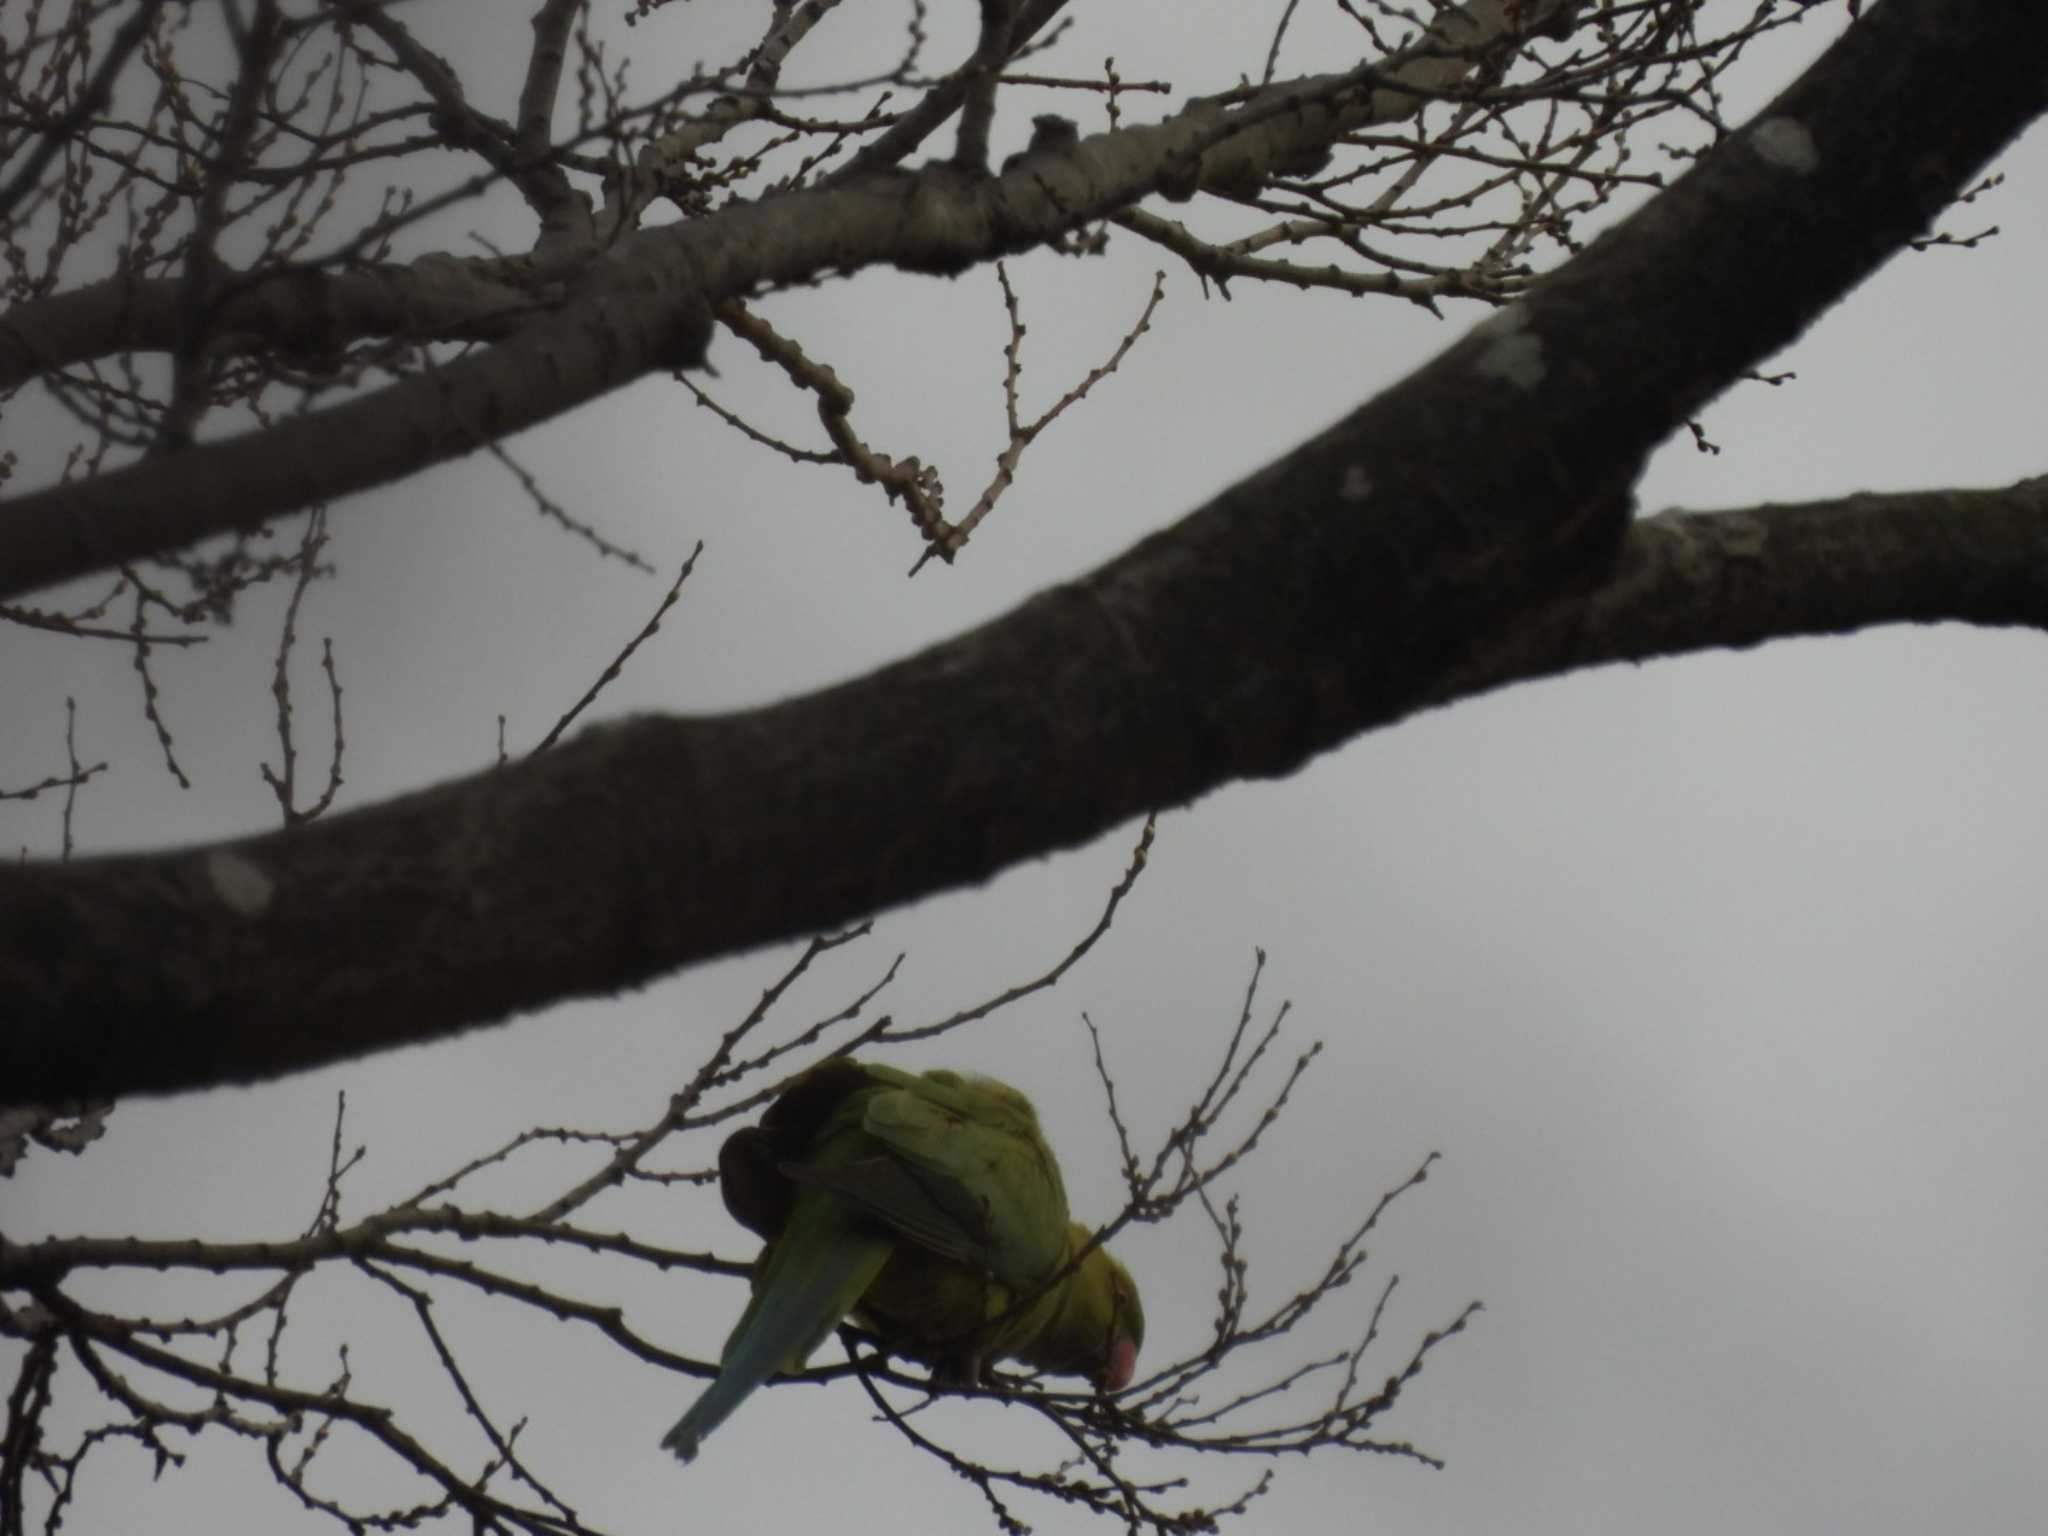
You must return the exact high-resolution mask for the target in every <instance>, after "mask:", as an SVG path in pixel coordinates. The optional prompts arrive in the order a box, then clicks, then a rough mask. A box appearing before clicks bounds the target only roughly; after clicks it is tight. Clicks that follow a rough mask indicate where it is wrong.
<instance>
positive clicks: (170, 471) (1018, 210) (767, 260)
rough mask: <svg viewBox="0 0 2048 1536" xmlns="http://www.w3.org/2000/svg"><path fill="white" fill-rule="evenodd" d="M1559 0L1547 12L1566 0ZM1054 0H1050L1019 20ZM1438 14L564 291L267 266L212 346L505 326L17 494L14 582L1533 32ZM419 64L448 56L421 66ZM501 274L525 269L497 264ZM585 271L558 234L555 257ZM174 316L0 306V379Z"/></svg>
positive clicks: (293, 485) (1397, 94)
mask: <svg viewBox="0 0 2048 1536" xmlns="http://www.w3.org/2000/svg"><path fill="white" fill-rule="evenodd" d="M1542 3H1543V6H1544V14H1548V13H1549V12H1550V11H1554V10H1556V9H1557V8H1558V6H1559V5H1561V4H1562V3H1563V0H1542ZM1056 9H1057V6H1056V5H1052V4H1050V3H1049V0H1039V3H1038V4H1037V5H1036V6H1035V7H1034V8H1032V9H1031V10H1030V11H1029V12H1027V14H1026V15H1025V16H1024V17H1022V18H1020V20H1019V21H1018V23H1017V25H1016V28H1015V31H1014V39H1015V40H1018V41H1021V40H1022V39H1023V38H1025V37H1027V36H1028V35H1029V34H1030V30H1031V25H1032V19H1033V18H1034V17H1038V18H1040V19H1043V18H1045V17H1049V16H1050V15H1051V13H1052V11H1054V10H1056ZM1445 15H1446V18H1449V19H1448V20H1446V21H1443V22H1440V26H1444V27H1447V28H1449V29H1450V30H1452V31H1455V32H1456V33H1457V34H1458V37H1459V39H1460V42H1459V44H1458V46H1457V48H1456V49H1455V50H1454V51H1451V52H1446V49H1449V48H1451V47H1452V45H1451V44H1450V43H1449V42H1447V41H1442V40H1437V41H1432V42H1431V43H1430V44H1428V45H1426V46H1422V47H1418V48H1417V49H1413V50H1410V51H1408V52H1407V53H1405V54H1403V55H1402V56H1400V57H1399V58H1397V59H1393V60H1388V61H1384V62H1383V63H1382V64H1380V65H1378V66H1376V67H1374V68H1371V69H1365V70H1360V71H1356V72H1354V73H1352V74H1346V75H1332V76H1325V77H1319V78H1316V79H1312V80H1305V81H1297V82H1293V83H1292V84H1290V85H1288V86H1286V87H1276V88H1273V89H1271V90H1269V91H1265V92H1261V93H1259V94H1258V95H1257V96H1255V97H1254V98H1253V99H1251V100H1249V101H1246V102H1244V103H1241V104H1237V105H1226V104H1224V103H1222V102H1220V101H1207V102H1199V103H1195V104H1193V105H1192V106H1191V107H1190V108H1189V109H1188V110H1187V111H1185V112H1182V113H1180V114H1178V115H1177V116H1175V117H1174V118H1172V119H1170V120H1168V121H1167V122H1164V123H1159V124H1155V125H1151V126H1145V127H1136V128H1129V129H1124V130H1122V131H1120V132H1116V133H1110V134H1102V135H1098V136H1097V137H1095V138H1091V139H1087V140H1084V141H1082V142H1080V143H1078V144H1076V145H1074V146H1073V147H1072V148H1070V149H1068V150H1066V151H1064V152H1062V153H1060V154H1058V155H1045V156H1034V157H1033V158H1032V161H1031V163H1030V165H1029V166H1026V167H1020V168H1019V169H1017V170H1016V171H1014V172H1013V173H1011V174H1009V175H1007V176H1003V177H1001V178H998V179H989V178H986V177H982V176H979V175H976V174H969V173H964V172H961V171H960V170H958V169H957V168H955V167H953V166H951V165H948V164H944V163H940V164H934V165H931V166H927V167H926V168H925V169H924V170H923V171H922V172H921V173H919V174H916V175H911V174H908V173H904V172H900V171H897V172H886V173H882V174H877V175H871V176H868V177H867V178H865V179H859V180H854V181H850V182H844V183H843V184H841V183H840V182H839V181H838V180H837V179H835V182H834V183H833V184H831V185H828V186H825V187H821V188H813V189H809V190H805V191H800V192H795V193H790V194H787V195H785V196H780V197H773V198H769V199H766V200H764V201H759V202H752V203H743V204H739V205H736V206H734V207H732V208H730V209H726V210H723V211H721V212H720V213H718V214H717V215H715V216H713V217H709V218H705V219H699V220H692V221H689V222H685V223H682V224H677V225H670V226H666V227H661V228H654V229H648V230H643V231H641V232H639V233H637V234H634V235H630V236H627V237H625V238H623V239H622V240H620V241H619V242H618V243H617V245H616V246H614V247H613V248H612V249H611V250H609V251H608V252H607V253H605V254H604V255H603V256H602V257H601V258H593V259H592V260H591V261H590V262H589V264H588V265H587V266H585V267H583V268H582V269H581V271H580V273H579V274H578V275H577V276H576V278H575V282H574V291H573V292H572V293H569V294H568V295H567V296H566V297H564V296H563V294H562V292H561V291H560V290H559V289H556V290H546V289H543V288H541V287H539V286H538V284H536V287H535V289H534V290H533V291H532V292H530V293H529V292H521V291H519V290H518V289H515V290H514V294H513V295H512V296H510V297H509V300H508V301H505V302H499V303H497V304H494V303H493V302H492V301H493V299H494V298H500V297H501V296H500V295H496V294H493V293H491V292H490V291H488V290H485V289H479V288H472V287H470V286H469V285H468V283H467V281H466V279H465V275H464V270H463V264H460V263H455V262H452V261H446V260H443V261H441V262H438V263H435V262H432V261H431V260H430V261H429V262H422V263H419V264H417V268H416V269H415V270H414V271H411V272H395V271H380V272H376V273H367V274H339V275H335V276H325V275H320V274H304V275H300V274H282V275H279V276H277V277H272V278H264V279H261V280H259V281H258V282H257V283H256V284H255V285H254V286H253V287H252V288H250V289H248V290H247V291H246V292H242V293H237V294H234V295H232V296H230V297H227V298H224V300H223V303H222V305H221V308H220V310H219V312H218V313H216V314H215V315H214V316H213V317H212V325H213V328H214V332H215V338H214V344H216V345H218V346H220V347H221V348H223V349H224V350H227V351H234V350H240V349H244V348H247V347H249V346H252V345H256V344H258V343H259V341H260V338H261V337H263V336H264V335H265V334H271V335H277V334H279V332H280V331H282V333H283V337H284V339H285V340H287V342H288V343H289V344H291V345H293V346H297V347H300V348H302V349H304V350H316V349H325V350H331V349H333V348H334V347H336V346H338V345H339V344H341V343H343V342H345V341H347V340H350V339H354V338H356V337H358V336H360V335H362V334H364V330H363V327H364V326H365V325H366V324H370V325H378V324H388V325H390V326H391V328H392V331H394V332H396V333H397V334H403V335H420V334H422V332H423V326H422V324H421V321H422V318H423V317H422V315H421V313H420V300H421V299H422V298H423V297H424V298H431V299H437V300H439V301H441V303H440V312H441V315H442V318H443V319H444V320H454V321H456V322H457V323H458V324H459V325H460V327H461V333H462V334H469V335H477V334H483V335H491V336H499V335H502V336H503V339H502V340H499V341H498V342H497V344H496V345H495V346H492V347H489V348H486V349H483V350H481V351H478V352H476V353H474V354H472V355H469V356H466V357H463V358H460V359H457V360H455V361H453V362H450V363H447V364H445V365H443V366H441V367H439V368H436V369H434V370H432V371H430V372H428V373H425V374H423V375H421V376H419V377H416V378H412V379H408V380H406V381H404V382H401V383H397V384H393V385H391V386H389V387H387V388H384V389H381V390H378V391H376V392H374V393H372V394H369V395H366V396H363V397H361V398H358V399H355V400H351V401H349V402H347V403H346V404H342V405H338V406H335V407H333V408H331V409H329V410H326V411H322V412H319V413H315V414H309V415H303V416H296V417H293V418H292V419H290V420H289V421H285V422H281V423H279V424H277V425H275V426H272V427H269V428H267V429H264V430H262V431H257V432H250V433H246V434H244V435H242V436H239V437H235V438H231V439H228V440H225V441H222V442H218V443H210V444H205V445H202V446H195V447H191V448H187V449H185V450H184V451H182V452H180V453H176V454H171V455H168V456H163V457H157V458H152V459H150V460H149V461H147V462H145V463H138V464H133V465H130V466H128V467H126V468H123V469H119V470H114V471H111V472H108V473H105V474H100V475H95V476H93V477H91V478H89V479H84V480H79V481H75V482H70V483H66V484H62V485H58V486H55V487H52V488H50V489H48V490H44V491H40V492H36V493H32V494H30V495H26V496H22V497H18V498H16V499H14V500H12V501H8V502H4V503H0V599H4V598H8V597H18V596H21V595H23V594H25V593H28V592H31V591H34V590H36V589H38V588H40V587H45V586H50V585H54V584H55V583H57V582H61V581H65V580H70V579H74V578H77V577H80V576H85V575H89V574H91V573H93V572H95V571H99V570H104V569H109V568H112V567H114V566H118V565H121V564H123V563H128V562H132V561H135V560H139V559H142V558H144V557H146V556H149V555H151V554H154V553H157V552H159V551H162V550H166V549H172V548H177V547H180V546H183V545H186V544H190V543H193V542H195V541H196V540H199V539H202V538H205V537H207V536H209V535H212V534H220V533H232V532H247V531H250V530H253V529H255V528H258V527H260V526H262V525H263V524H264V523H266V522H268V521H269V520H271V519H272V518H275V517H278V516H280V515H283V514H285V513H288V512H292V511H296V510H299V509H301V508H303V507H307V506H311V505H313V504H314V503H316V502H322V501H332V500H335V499H338V498H340V497H343V496H346V495H348V494H350V493H351V492H356V491H362V490H367V489H370V488H372V487H375V486H379V485H383V484H387V483H389V482H391V481H393V480H397V479H400V478H403V477H404V476H406V475H410V474H414V473H417V472H418V471H420V470H422V469H425V468H428V467H430V466H432V465H434V464H437V463H441V462H444V461H446V460H448V459H451V458H457V457H460V456H462V455H464V454H466V453H470V452H473V451H474V450H476V449H477V448H480V447H482V446H484V445H485V444H486V443H487V442H493V441H496V440H498V439H499V438H501V437H504V436H506V435H509V434H511V433H513V432H516V431H519V430H521V429H523V428H525V427H528V426H531V425H533V424H535V423H536V422H540V421H544V420H546V419H548V418H550V417H553V416H557V415H560V414H561V413H563V412H564V411H567V410H570V409H573V408H574V407H576V406H579V405H582V404H585V403H587V402H588V401H590V400H593V399H595V398H597V397H598V396H600V395H602V394H605V393H607V392H608V391H610V390H613V389H617V388H619V387H621V386H623V385H625V384H629V383H631V382H632V381H633V380H635V379H637V378H640V377H642V376H643V375H645V374H647V373H650V372H653V371H655V370H657V369H674V368H678V367H685V366H689V365H692V364H695V363H698V362H701V361H702V358H703V351H704V347H705V345H706V343H707V341H708V338H709V335H710V324H711V322H710V314H711V310H712V309H713V308H715V307H716V306H717V305H718V304H720V303H722V302H724V301H726V300H728V299H732V298H736V297H741V296H743V295H746V294H749V293H753V292H755V291H757V290H758V289H760V288H762V287H763V286H775V285H778V284H784V283H792V282H802V281H808V280H811V279H814V278H816V277H817V276H818V274H820V273H821V272H826V271H850V270H854V269H857V268H860V267H865V266H871V265H876V264H891V265H895V266H898V267H903V268H907V269H909V270H912V271H926V272H943V273H954V272H959V271H963V270H965V269H966V268H968V267H970V266H972V265H974V264H975V263H977V262H981V261H986V260H989V259H991V258H993V257H997V256H1002V255H1006V254H1010V253H1013V252H1016V251H1022V250H1028V249H1031V248H1033V247H1035V246H1039V245H1043V244H1046V243H1048V242H1051V241H1054V240H1056V239H1058V238H1059V237H1060V236H1062V235H1064V234H1066V233H1068V232H1070V231H1072V230H1075V229H1078V228H1081V227H1083V226H1085V225H1087V224H1089V223H1092V222H1093V221H1095V220H1097V219H1099V218H1102V217H1104V216H1106V215H1108V214H1110V213H1113V212H1115V211H1117V210H1118V209H1121V208H1124V207H1128V206H1130V205H1131V204H1134V203H1136V202H1137V201H1138V200H1139V199H1141V198H1143V197H1144V196H1146V195H1147V194H1149V193H1151V192H1153V191H1155V190H1161V189H1164V190H1168V191H1170V192H1171V193H1172V194H1173V195H1176V196H1185V195H1188V194H1189V193H1191V192H1193V191H1194V190H1195V189H1196V188H1197V187H1199V186H1201V185H1204V184H1206V183H1207V182H1209V181H1211V180H1219V181H1221V180H1230V179H1233V178H1242V177H1244V176H1246V175H1251V174H1255V172H1256V169H1257V167H1258V166H1260V165H1262V164H1265V163H1266V162H1267V161H1268V160H1270V159H1271V158H1272V157H1273V156H1275V155H1278V154H1281V153H1283V152H1288V151H1289V150H1290V147H1291V146H1293V145H1294V144H1295V142H1296V140H1297V139H1299V138H1300V136H1302V135H1304V134H1306V135H1308V136H1309V137H1310V138H1314V137H1315V136H1316V135H1322V137H1321V138H1320V139H1319V140H1317V142H1320V143H1324V144H1327V143H1328V141H1329V138H1330V137H1333V136H1334V135H1335V134H1337V133H1339V132H1342V131H1344V129H1345V127H1347V126H1351V125H1355V124H1357V123H1360V122H1365V121H1386V120H1389V119H1391V118H1393V117H1396V116H1401V115H1405V114H1408V113H1412V112H1413V111H1415V110H1416V109H1417V107H1418V106H1419V105H1420V103H1421V101H1422V99H1423V97H1422V96H1421V95H1417V94H1414V93H1416V92H1423V93H1427V92H1431V91H1436V90H1441V89H1445V88H1448V87H1449V86H1451V85H1453V84H1455V82H1456V81H1458V80H1459V79H1460V78H1462V77H1463V76H1464V75H1465V74H1467V73H1469V72H1470V70H1471V69H1472V68H1473V67H1474V64H1475V61H1476V60H1477V59H1478V58H1479V57H1480V55H1481V54H1482V53H1483V52H1484V51H1485V50H1486V49H1487V48H1497V47H1504V46H1507V45H1508V44H1510V43H1511V42H1512V41H1513V40H1514V39H1515V38H1516V37H1518V36H1519V35H1520V31H1519V28H1520V26H1521V22H1522V17H1523V11H1522V9H1521V6H1520V4H1519V3H1518V0H1468V3H1467V4H1466V5H1465V6H1463V7H1462V8H1460V9H1458V10H1455V11H1450V12H1446V13H1445ZM392 25H395V23H394V24H392ZM1466 34H1470V37H1469V42H1467V41H1465V39H1466ZM419 67H420V69H421V70H422V71H423V72H428V73H431V71H430V70H429V69H428V63H427V62H422V63H421V64H420V66H419ZM1404 87H1405V89H1404ZM450 89H451V90H452V89H453V87H452V86H451V87H450ZM898 126H899V127H900V126H901V124H900V123H899V124H898ZM1283 130H1284V132H1283ZM418 268H428V269H438V268H446V269H452V270H448V271H439V270H429V271H427V272H425V273H421V272H419V271H418ZM491 270H493V271H501V272H507V273H508V275H509V269H507V268H506V267H505V266H504V264H502V263H500V264H497V265H496V266H495V267H493V268H492V269H491ZM570 270H575V269H574V267H573V266H570V267H567V268H565V266H564V258H563V256H562V253H561V252H559V251H552V250H551V252H550V255H549V260H548V265H547V270H546V273H545V274H539V275H544V276H558V275H561V274H562V273H563V272H564V271H570ZM541 304H553V305H558V306H559V307H554V308H552V309H551V310H550V311H549V312H546V313H543V314H541V315H539V316H537V317H535V318H533V319H532V321H531V323H529V324H526V325H523V326H519V327H517V328H515V329H513V330H511V332H510V334H504V332H503V329H502V327H503V319H504V316H505V315H506V314H507V313H508V312H509V313H511V314H513V315H518V314H520V313H521V312H522V311H528V310H530V309H531V308H532V307H534V306H538V305H541ZM51 306H54V307H51ZM177 314H178V310H177V308H176V298H175V295H174V294H172V293H159V292H157V291H156V288H155V285H151V284H135V285H124V286H114V285H111V284H102V285H100V286H99V287H98V288H97V289H95V290H93V291H92V294H91V299H90V300H89V301H85V300H83V299H81V301H78V302H67V301H64V300H57V301H50V304H49V305H45V304H35V305H25V306H22V312H20V313H10V314H9V315H7V316H5V317H0V387H5V383H6V381H7V380H8V379H9V378H10V377H12V378H24V377H26V376H28V375H29V374H31V373H32V372H33V371H35V370H37V369H39V368H44V367H49V366H52V365H53V364H56V363H59V362H62V361H70V360H76V359H78V358H80V357H82V356H85V355H90V351H89V349H94V348H104V347H105V345H106V344H107V343H108V341H109V340H111V339H113V338H115V337H119V338H122V339H124V340H126V341H127V342H128V344H131V345H137V344H146V342H145V338H147V339H154V338H155V337H157V336H158V335H162V336H163V337H164V339H165V340H166V341H172V340H175V339H176V338H177V336H178V334H179V333H178V330H177V326H176V319H177Z"/></svg>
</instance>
